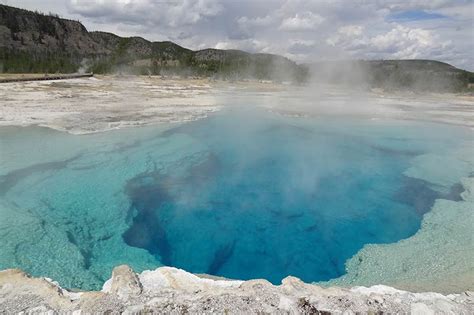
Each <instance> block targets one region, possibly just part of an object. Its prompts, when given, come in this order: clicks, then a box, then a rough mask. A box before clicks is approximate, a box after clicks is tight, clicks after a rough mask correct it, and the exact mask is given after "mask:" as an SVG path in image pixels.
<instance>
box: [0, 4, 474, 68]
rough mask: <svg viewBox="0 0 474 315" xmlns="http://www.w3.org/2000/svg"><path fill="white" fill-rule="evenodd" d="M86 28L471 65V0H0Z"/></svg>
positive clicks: (191, 44)
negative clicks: (55, 14) (74, 22)
mask: <svg viewBox="0 0 474 315" xmlns="http://www.w3.org/2000/svg"><path fill="white" fill-rule="evenodd" d="M0 3H3V4H7V5H11V6H16V7H22V8H26V9H33V10H38V11H42V12H45V13H48V12H52V13H57V14H59V15H60V16H61V17H64V18H70V19H75V20H79V21H81V22H82V23H83V24H84V25H85V26H86V27H87V29H88V30H91V31H94V30H101V31H108V32H113V33H116V34H118V35H121V36H141V37H144V38H146V39H148V40H153V41H163V40H171V41H173V42H175V43H177V44H180V45H182V46H184V47H187V48H190V49H194V50H197V49H204V48H209V47H211V48H220V49H242V50H246V51H249V52H265V53H275V54H281V55H284V56H286V57H288V58H290V59H292V60H295V61H297V62H312V61H321V60H338V59H414V58H417V59H435V60H440V61H444V62H448V63H450V64H452V65H455V66H457V67H459V68H463V69H467V70H471V71H474V53H473V51H474V0H451V1H450V0H385V1H384V0H372V1H370V0H169V1H167V0H0Z"/></svg>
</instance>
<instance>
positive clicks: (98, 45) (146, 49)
mask: <svg viewBox="0 0 474 315" xmlns="http://www.w3.org/2000/svg"><path fill="white" fill-rule="evenodd" d="M79 70H81V71H92V72H95V73H116V72H120V73H133V74H155V75H156V74H161V75H180V76H206V77H215V78H221V79H230V80H239V79H246V78H255V79H260V80H273V81H279V82H282V81H289V82H305V81H308V80H309V79H312V80H313V79H314V80H320V81H325V82H331V83H347V84H350V85H365V86H369V87H382V88H394V89H406V88H409V89H413V88H415V89H422V90H454V91H462V90H467V89H468V88H469V86H470V85H472V83H474V74H473V73H472V72H468V71H464V70H461V69H458V68H456V67H453V66H451V65H449V64H446V63H443V62H439V61H433V60H374V61H327V62H318V63H312V64H306V65H298V64H296V63H295V62H293V61H291V60H289V59H288V58H285V57H283V56H279V55H273V54H261V53H256V54H252V53H248V52H245V51H240V50H219V49H212V48H208V49H203V50H198V51H193V50H190V49H187V48H184V47H181V46H179V45H177V44H175V43H173V42H170V41H163V42H151V41H148V40H146V39H144V38H142V37H120V36H117V35H115V34H112V33H107V32H100V31H96V32H89V31H88V30H87V29H86V28H85V27H84V25H82V24H81V23H80V22H78V21H73V20H68V19H62V18H60V17H58V16H57V15H52V14H49V15H45V14H42V13H39V12H32V11H28V10H24V9H19V8H15V7H11V6H6V5H0V73H1V72H9V73H15V72H16V73H56V72H61V73H73V72H77V71H79Z"/></svg>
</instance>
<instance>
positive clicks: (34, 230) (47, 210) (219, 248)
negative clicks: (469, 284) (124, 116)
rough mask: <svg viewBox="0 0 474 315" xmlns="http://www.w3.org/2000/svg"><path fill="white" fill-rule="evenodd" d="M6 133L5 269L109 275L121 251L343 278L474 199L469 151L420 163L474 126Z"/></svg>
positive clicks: (199, 125) (205, 265)
mask: <svg viewBox="0 0 474 315" xmlns="http://www.w3.org/2000/svg"><path fill="white" fill-rule="evenodd" d="M0 136H1V143H0V144H1V156H0V160H1V166H0V167H1V168H0V175H1V176H0V214H1V218H2V220H1V222H0V242H1V244H2V245H1V249H0V269H5V268H13V267H15V268H21V269H23V270H25V271H27V272H29V273H31V274H33V275H35V276H46V277H49V278H52V279H54V280H56V281H58V282H59V283H60V284H61V285H63V286H65V287H68V288H81V289H97V288H100V287H101V285H102V284H103V282H104V281H105V280H106V279H108V278H109V277H110V274H111V270H112V269H113V267H115V266H117V265H119V264H128V265H130V266H131V267H132V268H133V269H134V270H135V271H142V270H145V269H155V268H157V267H159V266H162V265H168V266H174V267H178V268H182V269H185V270H187V271H190V272H193V273H206V274H211V275H215V276H222V277H226V278H233V279H254V278H264V279H267V280H269V281H271V282H273V283H276V284H277V283H280V281H281V280H282V279H283V278H284V277H286V276H288V275H292V276H296V277H299V278H301V279H302V280H304V281H306V282H313V281H326V280H330V279H334V278H337V277H339V276H341V275H343V274H344V273H345V272H346V271H345V263H346V261H347V260H348V259H350V258H351V257H352V256H353V255H354V254H356V253H357V252H358V251H359V250H360V249H361V248H362V247H363V246H364V245H365V244H372V243H378V244H380V243H394V242H397V241H399V240H401V239H404V238H407V237H410V236H412V235H413V234H414V233H416V231H417V230H418V229H419V228H420V223H421V220H422V218H423V215H424V214H425V213H427V212H429V211H430V209H431V208H432V206H433V203H434V201H435V199H438V198H443V199H450V200H454V201H457V200H459V199H460V197H459V194H460V193H461V192H462V189H461V188H460V185H459V184H458V183H457V181H458V180H459V178H460V177H461V176H467V175H469V174H466V170H465V169H466V168H465V167H464V166H463V164H462V161H460V160H457V159H449V158H446V159H445V160H443V161H448V162H440V164H439V165H435V166H434V167H439V168H445V169H446V170H447V173H449V174H451V175H452V176H451V177H445V178H441V179H439V178H438V179H436V180H434V179H433V180H430V177H429V176H424V175H426V174H424V175H423V174H422V173H423V169H421V170H420V168H417V165H420V161H422V160H423V158H424V157H426V156H430V155H436V156H449V153H450V152H454V151H456V150H457V149H459V148H460V147H462V146H463V145H464V142H465V141H467V140H470V139H472V131H470V130H468V129H467V128H463V127H455V126H448V125H441V124H433V123H421V122H408V121H397V120H366V119H354V118H343V117H333V118H328V117H324V118H314V117H313V118H309V117H308V118H304V117H299V118H294V117H287V116H282V115H279V114H276V113H270V112H266V111H264V110H256V109H252V110H250V109H227V110H223V111H221V112H219V113H217V114H214V115H212V116H210V117H208V118H205V119H202V120H198V121H194V122H189V123H182V124H179V125H166V126H165V125H160V126H150V127H141V128H131V129H123V130H117V131H109V132H104V133H98V134H92V135H82V136H77V135H76V136H75V135H69V134H66V133H61V132H57V131H53V130H50V129H46V128H40V127H26V128H19V127H4V128H1V129H0ZM425 173H426V171H425ZM420 174H421V175H420ZM428 175H429V174H428Z"/></svg>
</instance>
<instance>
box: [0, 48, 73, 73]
mask: <svg viewBox="0 0 474 315" xmlns="http://www.w3.org/2000/svg"><path fill="white" fill-rule="evenodd" d="M78 68H79V65H78V64H77V63H76V62H73V60H72V59H71V57H70V56H67V55H61V54H42V55H38V56H35V55H32V54H30V53H27V52H9V51H7V50H5V49H0V72H4V73H72V72H76V71H77V70H78Z"/></svg>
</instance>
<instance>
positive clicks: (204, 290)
mask: <svg viewBox="0 0 474 315" xmlns="http://www.w3.org/2000/svg"><path fill="white" fill-rule="evenodd" d="M49 311H56V312H61V313H63V312H70V313H72V312H74V314H80V313H91V312H94V313H113V314H115V313H122V312H123V313H127V314H132V313H134V314H136V313H140V312H143V313H145V312H147V313H148V312H154V313H167V314H168V313H172V314H186V313H191V314H194V313H199V314H204V313H225V314H250V313H253V314H255V313H261V314H343V313H344V314H355V313H369V314H376V313H382V312H383V313H413V314H432V313H433V314H434V313H440V314H441V313H442V314H472V312H474V293H473V292H465V293H462V294H451V295H442V294H439V293H410V292H406V291H400V290H396V289H393V288H390V287H386V286H373V287H370V288H366V287H354V288H352V289H343V288H338V287H331V288H322V287H319V286H316V285H312V284H307V283H304V282H302V281H301V280H299V279H298V278H294V277H287V278H285V279H284V280H283V281H282V284H281V285H279V286H274V285H272V284H271V283H269V282H268V281H266V280H250V281H236V280H223V279H217V280H214V279H209V278H204V277H198V276H196V275H194V274H191V273H188V272H185V271H183V270H180V269H176V268H170V267H161V268H158V269H156V270H154V271H144V272H142V273H141V274H136V273H134V272H133V271H132V270H131V269H130V268H129V267H128V266H125V265H123V266H118V267H116V268H115V269H114V270H113V273H112V278H111V279H110V280H108V281H107V282H106V283H105V284H104V287H103V289H102V291H97V292H73V291H69V290H66V289H63V288H61V287H60V286H59V285H58V284H57V283H55V282H53V281H51V280H49V279H46V278H32V277H30V276H29V275H27V274H25V273H24V272H22V271H20V270H16V269H9V270H4V271H1V272H0V312H4V313H6V314H12V313H19V312H25V313H42V312H49Z"/></svg>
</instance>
